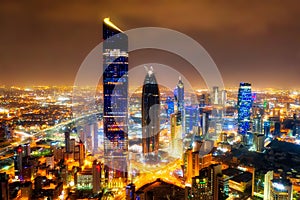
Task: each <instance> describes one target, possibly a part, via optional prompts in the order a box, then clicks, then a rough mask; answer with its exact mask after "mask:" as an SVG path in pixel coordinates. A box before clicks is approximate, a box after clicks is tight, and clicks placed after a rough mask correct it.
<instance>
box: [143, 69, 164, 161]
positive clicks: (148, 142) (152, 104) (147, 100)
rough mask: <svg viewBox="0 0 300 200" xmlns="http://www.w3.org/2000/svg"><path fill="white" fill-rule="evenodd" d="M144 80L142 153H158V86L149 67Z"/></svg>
mask: <svg viewBox="0 0 300 200" xmlns="http://www.w3.org/2000/svg"><path fill="white" fill-rule="evenodd" d="M145 68H146V70H147V74H146V77H145V80H144V85H143V93H142V136H143V138H142V143H143V144H142V146H143V153H144V154H145V155H146V156H147V155H148V154H149V153H154V154H157V153H158V147H159V132H160V117H159V116H160V95H159V89H158V84H157V81H156V78H155V75H154V72H153V68H152V67H150V69H148V68H147V67H145Z"/></svg>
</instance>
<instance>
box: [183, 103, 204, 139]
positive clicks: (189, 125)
mask: <svg viewBox="0 0 300 200" xmlns="http://www.w3.org/2000/svg"><path fill="white" fill-rule="evenodd" d="M194 127H200V114H199V107H198V106H186V107H185V133H192V132H193V128H194Z"/></svg>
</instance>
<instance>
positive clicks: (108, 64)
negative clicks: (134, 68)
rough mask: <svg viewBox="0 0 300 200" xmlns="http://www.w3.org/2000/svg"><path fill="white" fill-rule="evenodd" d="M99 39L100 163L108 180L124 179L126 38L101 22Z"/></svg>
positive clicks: (126, 86) (126, 92)
mask: <svg viewBox="0 0 300 200" xmlns="http://www.w3.org/2000/svg"><path fill="white" fill-rule="evenodd" d="M103 39H104V41H103V100H104V103H103V130H104V162H105V165H106V166H107V167H108V168H109V174H110V177H112V178H125V179H127V165H128V164H127V162H128V37H127V35H126V34H125V33H124V32H123V31H121V29H119V28H118V27H117V26H116V25H114V24H113V23H112V22H111V21H110V19H109V18H105V19H104V23H103Z"/></svg>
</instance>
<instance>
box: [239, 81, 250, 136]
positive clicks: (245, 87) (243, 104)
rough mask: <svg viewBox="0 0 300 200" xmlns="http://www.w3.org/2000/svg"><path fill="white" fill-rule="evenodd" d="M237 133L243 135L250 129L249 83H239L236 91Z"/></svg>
mask: <svg viewBox="0 0 300 200" xmlns="http://www.w3.org/2000/svg"><path fill="white" fill-rule="evenodd" d="M237 108H238V133H239V134H242V135H245V134H246V133H247V131H249V129H250V116H251V108H252V93H251V84H250V83H240V88H239V93H238V105H237Z"/></svg>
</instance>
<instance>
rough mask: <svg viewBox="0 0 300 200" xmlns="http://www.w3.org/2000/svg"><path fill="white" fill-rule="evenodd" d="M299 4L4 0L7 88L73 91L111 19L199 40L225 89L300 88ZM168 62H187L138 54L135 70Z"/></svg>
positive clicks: (1, 18) (1, 55)
mask: <svg viewBox="0 0 300 200" xmlns="http://www.w3.org/2000/svg"><path fill="white" fill-rule="evenodd" d="M140 2H142V3H140ZM229 2H230V3H229ZM299 4H300V3H299V1H297V0H295V1H276V0H273V1H260V0H257V1H243V0H239V1H234V0H233V1H225V0H224V1H211V0H207V1H199V0H195V1H187V0H178V1H177V0H175V1H167V0H145V1H137V0H134V1H113V0H110V1H86V0H79V1H71V0H66V1H62V0H45V1H38V0H36V1H32V0H28V1H14V0H1V3H0V85H21V86H22V85H62V84H67V85H72V84H73V81H74V78H75V75H76V72H77V69H78V68H79V66H80V64H81V62H82V61H83V59H84V58H85V56H86V55H87V54H88V53H89V52H90V51H91V50H92V49H93V48H94V47H95V46H96V45H97V44H99V42H101V40H102V39H101V38H102V32H101V31H102V19H103V18H104V17H107V16H109V17H110V18H111V20H112V21H113V22H114V23H115V24H117V25H118V26H119V27H120V28H121V29H123V30H128V29H132V28H138V27H147V26H152V27H153V26H154V27H155V26H157V27H165V28H171V29H174V30H177V31H180V32H182V33H185V34H186V35H188V36H190V37H192V38H193V39H195V40H197V41H198V42H199V43H200V44H201V45H202V46H203V47H204V48H205V49H206V50H207V51H208V53H209V54H210V55H211V57H212V58H213V60H214V61H215V63H216V64H217V66H218V68H219V70H220V72H221V74H222V77H223V79H224V82H225V86H226V87H232V86H238V84H239V82H241V81H245V82H251V83H252V84H253V86H254V87H256V88H267V87H276V88H300V67H299V66H300V64H299V63H300V22H299V21H300V12H299V11H300V10H299V7H300V5H299ZM156 54H157V55H158V54H159V55H160V56H155V55H156ZM163 55H164V56H165V57H166V59H167V60H168V59H169V61H166V63H167V64H168V65H169V66H172V62H174V66H175V65H178V63H181V61H178V60H177V58H171V57H176V56H174V55H173V56H172V55H168V54H164V53H159V52H147V51H145V52H135V53H132V55H130V60H131V61H132V62H131V64H130V65H131V67H133V66H134V65H136V64H143V62H146V61H147V62H151V61H152V62H163V61H162V60H163V58H162V57H163ZM157 57H160V58H157ZM180 65H181V66H183V65H185V63H184V62H182V63H181V64H180ZM186 65H188V64H186ZM185 67H186V66H185ZM199 82H201V81H199ZM196 84H197V83H196Z"/></svg>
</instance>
